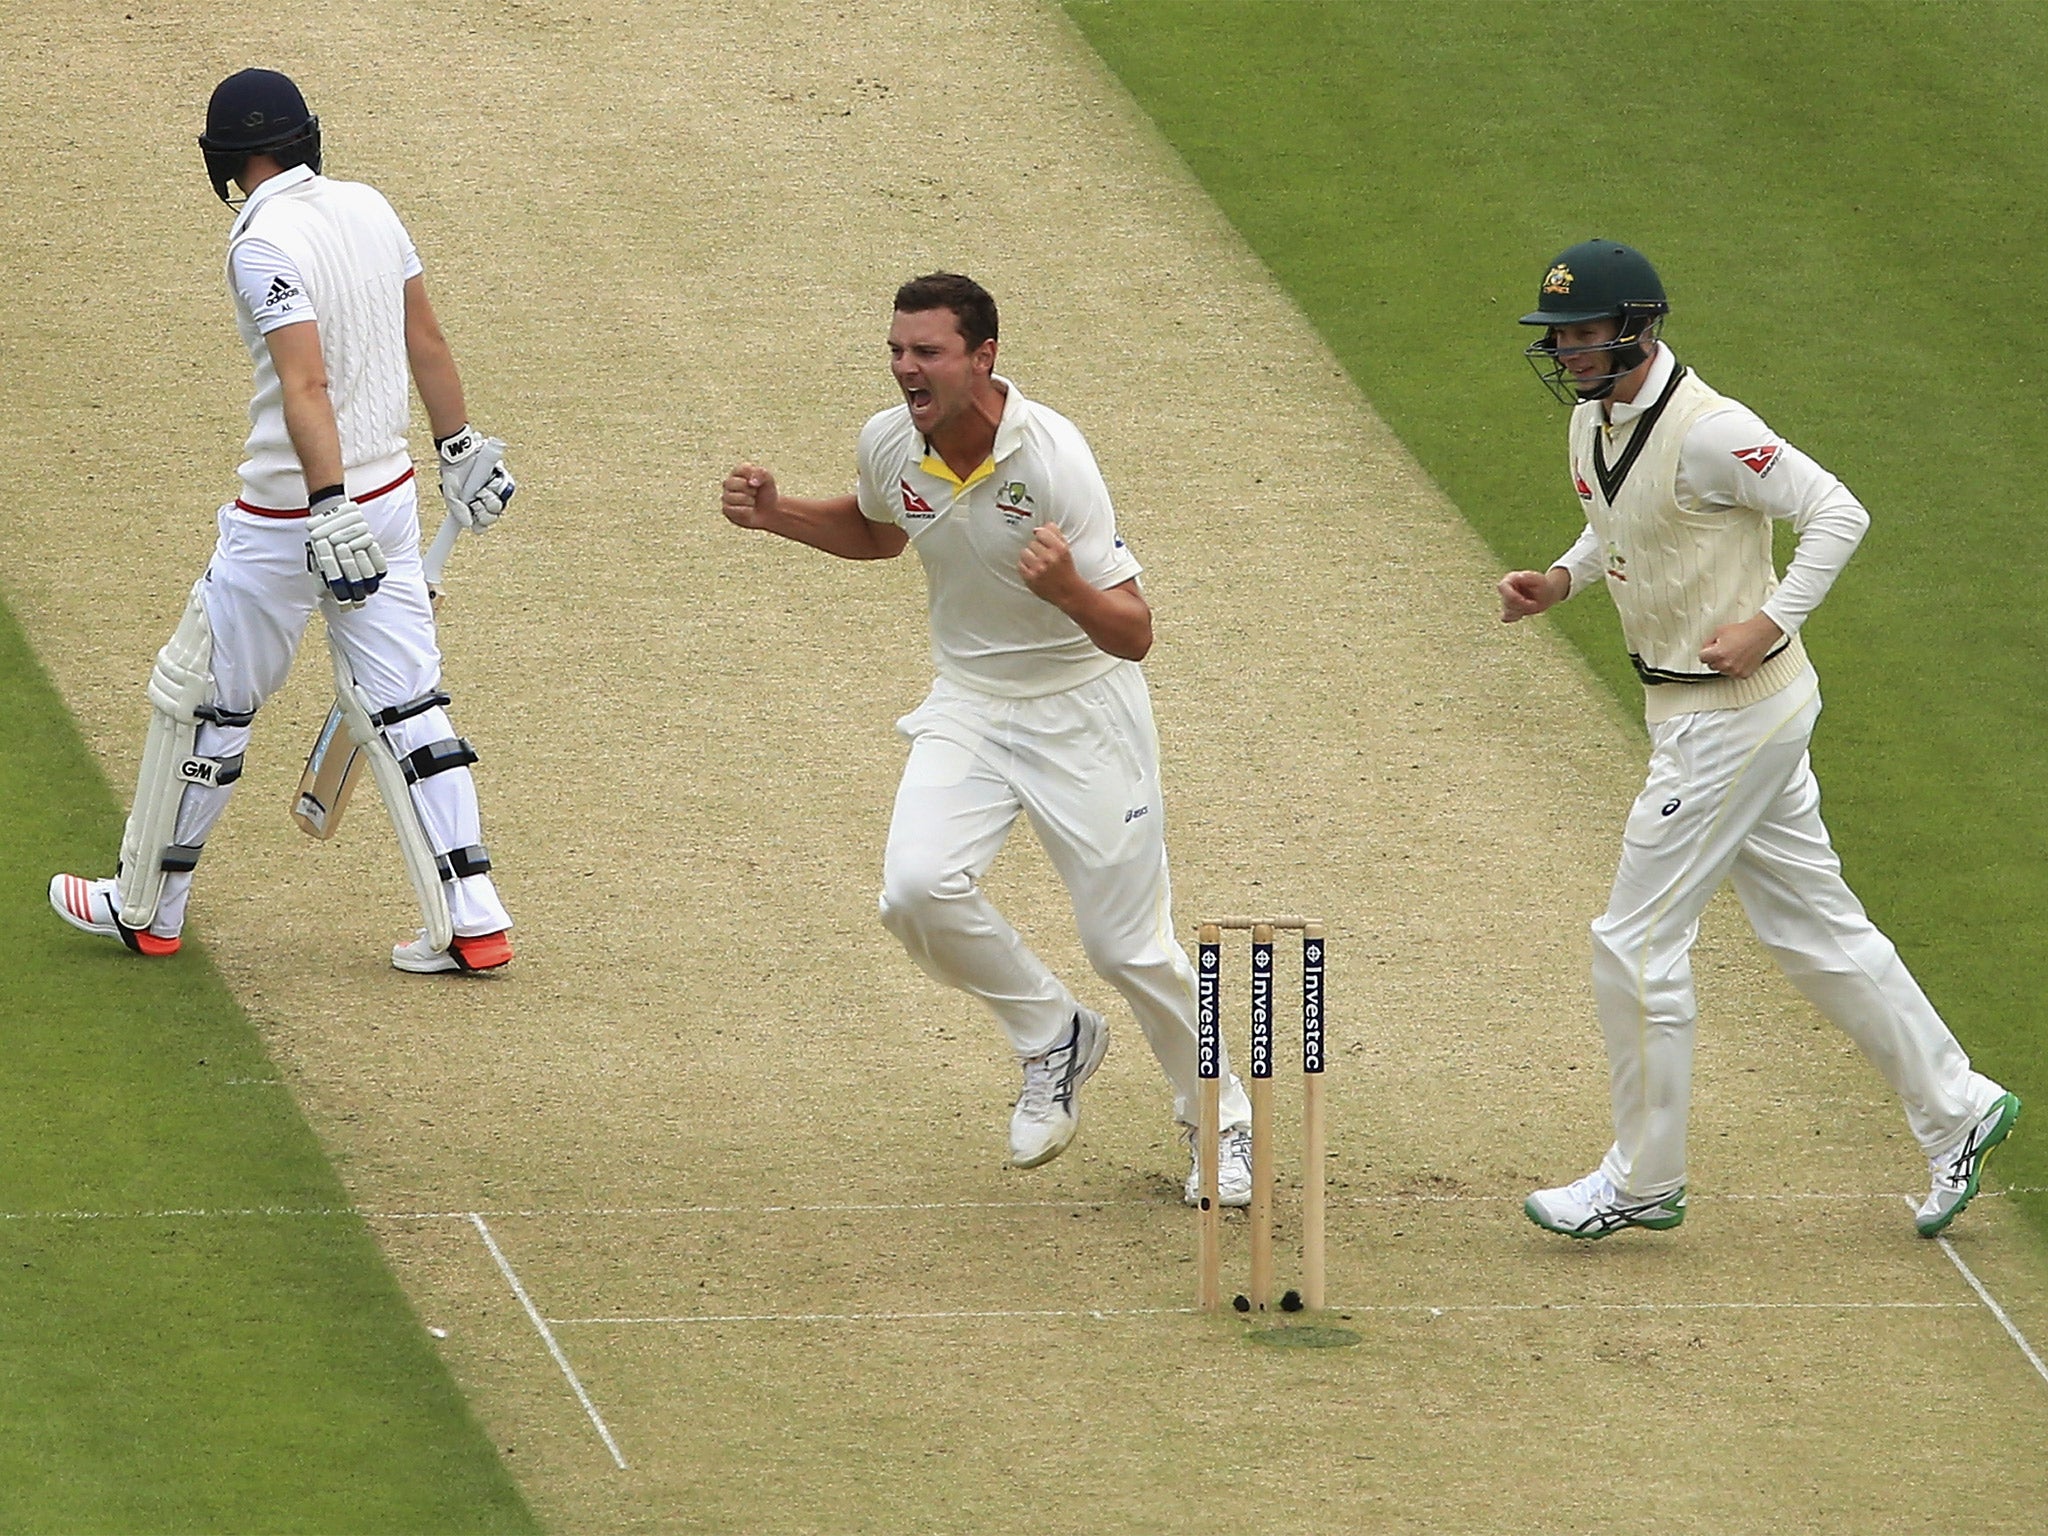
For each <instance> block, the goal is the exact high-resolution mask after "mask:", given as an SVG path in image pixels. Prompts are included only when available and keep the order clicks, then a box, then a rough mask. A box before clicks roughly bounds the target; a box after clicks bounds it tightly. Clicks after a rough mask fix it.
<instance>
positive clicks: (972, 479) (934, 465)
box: [917, 452, 996, 496]
mask: <svg viewBox="0 0 2048 1536" xmlns="http://www.w3.org/2000/svg"><path fill="white" fill-rule="evenodd" d="M917 467H918V468H919V469H920V470H921V471H923V472H924V473H925V474H927V475H930V476H931V477H932V478H933V479H934V480H943V481H945V482H946V483H947V484H948V485H950V486H952V487H953V493H954V494H955V495H956V496H957V495H959V494H960V493H961V492H962V491H969V490H972V489H973V488H974V487H975V486H977V485H979V484H981V482H982V481H984V480H986V479H987V478H988V477H989V476H990V475H992V474H994V473H995V472H996V461H995V456H994V455H993V454H991V455H990V456H989V457H988V458H985V459H983V460H982V461H981V466H980V468H978V469H976V470H975V471H974V473H973V474H971V475H969V476H968V477H967V478H966V479H965V480H962V479H961V478H960V477H959V476H958V475H956V474H954V473H953V466H952V465H950V464H948V463H947V462H946V461H945V460H944V459H942V458H940V457H939V456H938V455H937V454H936V453H930V452H927V453H926V454H925V456H924V462H923V463H921V464H919V465H918V466H917Z"/></svg>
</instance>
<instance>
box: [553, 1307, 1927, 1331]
mask: <svg viewBox="0 0 2048 1536" xmlns="http://www.w3.org/2000/svg"><path fill="white" fill-rule="evenodd" d="M1954 1305H1956V1306H1959V1307H1960V1306H1967V1305H1968V1303H1967V1302H1956V1303H1954ZM1194 1310H1195V1309H1194V1308H1193V1307H1075V1308H1054V1307H1046V1308H1028V1307H1019V1308H1009V1309H999V1310H993V1311H987V1312H973V1311H959V1312H736V1313H732V1314H729V1315H727V1316H723V1317H714V1316H710V1315H707V1314H703V1313H699V1314H696V1315H693V1316H689V1317H683V1316H676V1317H558V1318H555V1319H554V1322H555V1325H556V1326H557V1327H561V1328H572V1327H603V1326H623V1325H626V1324H630V1323H930V1322H955V1321H967V1322H972V1321H977V1320H996V1319H1001V1318H1062V1317H1074V1318H1080V1317H1086V1318H1095V1319H1098V1320H1105V1321H1106V1320H1107V1319H1109V1318H1112V1317H1172V1316H1176V1315H1185V1314H1187V1313H1191V1312H1193V1311H1194Z"/></svg>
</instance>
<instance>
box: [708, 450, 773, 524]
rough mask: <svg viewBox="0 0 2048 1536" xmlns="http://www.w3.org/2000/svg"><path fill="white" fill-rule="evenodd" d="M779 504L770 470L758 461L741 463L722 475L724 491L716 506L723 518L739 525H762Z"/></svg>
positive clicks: (767, 520)
mask: <svg viewBox="0 0 2048 1536" xmlns="http://www.w3.org/2000/svg"><path fill="white" fill-rule="evenodd" d="M780 505H781V497H780V496H779V495H778V494H777V492H776V489H775V475H774V472H773V471H772V470H766V469H763V468H762V467H761V466H760V465H758V464H741V465H739V466H737V467H736V468H734V470H733V472H732V473H731V474H729V475H727V476H726V477H725V494H724V496H723V498H722V500H721V502H720V508H719V509H720V510H721V511H722V512H724V513H725V516H726V521H728V522H731V523H736V524H738V525H739V526H740V527H742V528H766V527H767V526H768V522H769V519H771V518H773V517H774V516H775V512H776V509H777V508H778V507H779V506H780Z"/></svg>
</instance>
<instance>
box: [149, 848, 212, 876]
mask: <svg viewBox="0 0 2048 1536" xmlns="http://www.w3.org/2000/svg"><path fill="white" fill-rule="evenodd" d="M205 846H206V845H205V844H203V843H172V844H171V845H170V847H168V848H166V849H165V850H164V857H163V862H162V863H161V864H160V865H158V866H157V867H158V868H159V869H161V870H162V871H163V872H164V873H165V874H167V875H189V874H191V873H192V871H193V870H195V869H197V868H198V867H199V855H200V853H201V852H203V851H204V849H205Z"/></svg>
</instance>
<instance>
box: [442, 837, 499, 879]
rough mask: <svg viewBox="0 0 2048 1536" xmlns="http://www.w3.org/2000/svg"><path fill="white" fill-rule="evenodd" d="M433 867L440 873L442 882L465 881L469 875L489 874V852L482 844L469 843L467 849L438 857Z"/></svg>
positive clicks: (458, 849)
mask: <svg viewBox="0 0 2048 1536" xmlns="http://www.w3.org/2000/svg"><path fill="white" fill-rule="evenodd" d="M434 866H435V868H437V869H439V870H440V871H441V878H442V879H443V880H467V879H468V878H469V877H470V876H471V875H485V874H489V873H490V870H491V851H490V849H488V848H486V847H485V846H484V845H483V844H482V843H471V844H470V845H469V846H468V847H467V848H456V849H452V850H451V851H449V852H447V853H444V854H441V855H439V856H438V857H437V858H436V859H435V860H434Z"/></svg>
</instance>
